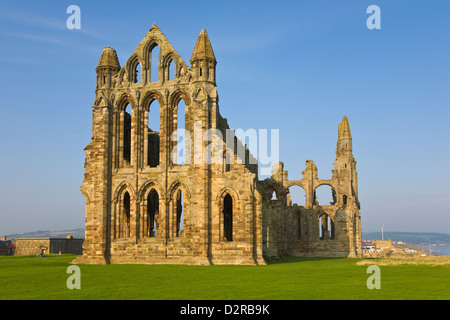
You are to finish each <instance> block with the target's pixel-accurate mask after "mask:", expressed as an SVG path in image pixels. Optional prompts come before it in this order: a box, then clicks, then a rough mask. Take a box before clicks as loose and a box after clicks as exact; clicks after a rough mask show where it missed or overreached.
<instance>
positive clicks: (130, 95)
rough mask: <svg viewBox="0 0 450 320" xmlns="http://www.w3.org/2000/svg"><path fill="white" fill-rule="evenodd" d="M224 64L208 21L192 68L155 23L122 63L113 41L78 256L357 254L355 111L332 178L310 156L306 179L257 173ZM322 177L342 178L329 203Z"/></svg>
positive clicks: (103, 259) (89, 163) (101, 83)
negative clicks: (235, 120) (320, 194)
mask: <svg viewBox="0 0 450 320" xmlns="http://www.w3.org/2000/svg"><path fill="white" fill-rule="evenodd" d="M216 64H217V61H216V58H215V55H214V51H213V48H212V45H211V42H210V40H209V37H208V34H207V32H206V31H205V30H202V31H201V32H200V35H199V36H198V39H197V41H196V43H195V46H194V49H193V52H192V56H191V59H190V66H188V65H187V64H186V63H185V62H184V61H183V60H182V59H181V57H180V56H179V54H178V53H177V52H176V51H175V50H174V48H173V47H172V46H171V44H170V43H169V42H168V40H167V39H166V37H165V36H164V34H163V33H162V32H161V30H160V29H159V28H158V27H157V26H156V25H153V26H152V27H151V29H150V30H149V32H148V33H147V34H146V36H145V37H144V39H143V40H142V41H141V43H140V44H139V45H138V46H137V48H136V49H135V51H134V52H133V54H132V55H131V56H130V57H129V59H128V60H127V61H126V62H125V64H124V65H123V66H122V67H121V66H120V64H119V61H118V58H117V54H116V52H115V50H114V49H112V48H110V47H105V48H104V50H103V52H102V54H101V57H100V60H99V63H98V66H97V68H96V73H97V81H96V90H95V93H96V96H95V100H94V104H93V106H92V139H91V141H90V142H89V144H88V145H87V146H86V148H85V153H86V159H85V173H84V180H83V184H82V186H81V187H80V190H81V192H82V193H83V195H84V196H85V198H86V218H85V241H84V245H83V255H82V256H80V257H78V258H77V259H76V260H75V261H74V263H95V264H104V263H152V264H157V263H173V264H202V265H209V264H253V265H255V264H265V263H266V262H265V259H264V258H263V255H264V256H267V257H274V256H276V257H280V256H284V255H308V256H314V255H316V256H317V255H326V256H356V255H357V254H358V250H360V244H358V241H359V243H360V224H359V211H358V209H359V202H358V197H357V181H356V162H355V160H354V158H353V155H352V146H351V135H350V129H349V125H348V121H347V119H346V118H344V120H343V122H342V123H341V124H340V125H339V138H338V145H337V151H336V153H337V155H336V161H335V169H334V170H333V178H332V179H331V180H318V179H317V168H316V167H315V165H314V162H312V161H310V160H308V161H307V168H306V169H305V171H303V179H302V180H298V181H289V180H288V179H287V172H286V171H284V170H283V164H282V163H280V164H279V165H278V166H277V167H276V168H274V174H273V176H272V177H271V178H270V179H266V180H264V181H259V180H258V166H257V164H255V161H254V160H255V159H254V158H253V157H252V155H251V154H250V152H249V150H248V148H247V147H246V146H245V145H243V144H242V143H241V141H240V140H238V139H237V138H236V137H235V136H234V134H233V131H232V130H230V127H229V125H228V121H227V119H226V118H223V117H222V115H221V113H220V111H219V97H218V94H217V86H216ZM152 121H153V122H152ZM150 123H152V124H151V125H150ZM230 132H231V134H230ZM225 137H226V139H225ZM322 184H327V185H329V186H331V187H332V188H333V194H334V195H335V198H336V201H335V203H333V204H331V205H329V206H323V205H318V204H317V203H316V202H315V189H316V188H317V187H318V186H320V185H322ZM292 185H299V186H301V187H302V188H304V189H305V191H306V204H305V205H304V206H292V204H291V203H290V200H289V190H288V189H289V187H290V186H292ZM274 190H275V191H276V193H277V195H278V196H277V199H276V200H271V192H272V191H274ZM327 219H328V220H327ZM322 220H323V221H324V224H323V230H322V232H320V230H321V229H320V228H319V227H318V226H319V221H322ZM330 220H331V221H332V229H333V230H331V229H330V228H328V229H327V227H326V226H327V225H329V224H326V221H330ZM320 234H321V235H320Z"/></svg>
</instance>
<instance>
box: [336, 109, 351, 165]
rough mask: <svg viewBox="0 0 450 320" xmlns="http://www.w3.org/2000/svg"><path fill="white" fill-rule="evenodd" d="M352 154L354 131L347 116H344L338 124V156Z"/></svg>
mask: <svg viewBox="0 0 450 320" xmlns="http://www.w3.org/2000/svg"><path fill="white" fill-rule="evenodd" d="M351 155H352V133H351V132H350V125H349V124H348V119H347V116H344V118H343V119H342V122H341V123H340V124H339V126H338V141H337V146H336V157H340V156H351Z"/></svg>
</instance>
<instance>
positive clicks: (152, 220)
mask: <svg viewBox="0 0 450 320" xmlns="http://www.w3.org/2000/svg"><path fill="white" fill-rule="evenodd" d="M158 227H159V195H158V192H156V190H155V189H152V190H151V191H150V192H149V193H148V196H147V221H146V230H145V234H146V235H147V236H148V237H156V236H157V234H158Z"/></svg>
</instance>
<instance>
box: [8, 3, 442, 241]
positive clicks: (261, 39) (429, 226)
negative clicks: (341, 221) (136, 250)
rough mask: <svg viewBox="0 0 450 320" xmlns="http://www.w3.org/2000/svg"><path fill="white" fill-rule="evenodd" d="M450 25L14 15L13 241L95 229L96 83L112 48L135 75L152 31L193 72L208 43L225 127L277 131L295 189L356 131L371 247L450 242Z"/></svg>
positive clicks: (228, 13)
mask: <svg viewBox="0 0 450 320" xmlns="http://www.w3.org/2000/svg"><path fill="white" fill-rule="evenodd" d="M72 4H75V5H78V6H79V7H80V9H81V29H80V30H69V29H68V28H67V27H66V20H67V18H68V17H69V14H67V13H66V9H67V7H68V6H69V5H72ZM372 4H375V5H378V6H379V7H380V9H381V29H380V30H369V29H368V28H367V27H366V20H367V18H368V17H369V16H370V14H367V13H366V9H367V7H368V6H369V5H372ZM449 13H450V2H449V1H444V0H436V1H414V2H413V3H412V2H411V1H402V0H398V1H378V0H374V1H362V0H355V1H331V0H330V1H265V2H263V1H220V2H219V1H189V2H188V1H171V2H163V1H95V2H94V1H57V2H56V1H8V2H7V1H1V2H0V41H1V50H0V67H1V70H2V76H1V78H0V88H1V90H2V103H1V109H2V116H1V117H0V146H1V150H2V153H1V154H2V157H0V168H1V169H0V170H1V171H0V172H1V182H2V183H1V184H0V188H1V189H0V191H1V192H0V203H1V204H2V207H1V209H0V219H1V220H0V221H1V223H0V234H11V233H19V232H27V231H34V230H49V229H50V230H61V229H71V228H77V227H83V226H84V201H85V200H84V197H83V196H82V195H81V193H80V191H79V186H80V185H81V184H82V179H83V170H84V168H83V163H84V151H83V148H84V147H85V146H86V145H87V144H88V142H89V141H90V138H91V106H92V104H93V101H94V90H95V67H96V65H97V63H98V60H99V57H100V54H101V52H102V49H103V47H105V46H110V47H113V48H114V49H116V50H117V53H118V56H119V60H120V63H121V65H123V64H124V63H125V62H126V60H127V58H128V57H129V56H130V55H131V53H132V52H133V51H134V50H135V48H136V46H137V45H138V44H139V42H140V41H141V40H142V39H143V38H144V36H145V34H146V33H147V32H148V30H149V29H150V27H151V25H152V24H153V23H156V24H157V25H158V26H159V28H160V29H161V30H162V32H163V33H164V34H165V36H166V37H167V38H168V40H169V41H170V42H171V44H172V45H173V47H174V48H175V50H177V52H178V53H179V54H180V55H181V57H182V58H183V59H184V60H185V62H187V63H188V64H189V59H190V56H191V53H192V50H193V48H194V45H195V41H196V39H197V37H198V35H199V33H200V31H201V29H203V28H205V29H206V30H207V32H208V35H209V38H210V40H211V43H212V46H213V49H214V52H215V55H216V58H217V60H218V65H217V84H218V90H219V95H220V110H221V113H222V115H223V116H224V117H226V118H228V121H229V123H230V125H231V127H233V128H243V129H248V128H254V129H279V130H280V159H281V160H282V161H283V162H284V164H285V169H286V170H288V171H289V178H290V179H300V178H301V172H302V170H304V168H305V161H306V160H308V159H311V160H314V161H315V163H316V165H317V167H318V170H319V178H321V179H327V178H330V177H331V169H332V167H333V162H334V160H335V148H336V139H337V126H338V123H339V122H341V120H342V117H343V116H344V115H347V117H348V119H349V122H350V127H351V130H352V135H353V150H354V155H355V157H356V160H357V168H358V178H359V196H360V202H361V217H362V228H363V231H377V230H380V228H381V227H380V226H381V224H384V226H385V228H384V230H385V231H415V232H443V233H449V232H450V231H449V226H450V186H449V184H448V180H449V178H450V170H449V163H450V149H449V142H448V141H449V139H450V130H449V120H450V112H449V102H450V88H449V86H450V43H449V35H450V24H449V23H448V21H449V20H448V17H449ZM319 201H320V200H319Z"/></svg>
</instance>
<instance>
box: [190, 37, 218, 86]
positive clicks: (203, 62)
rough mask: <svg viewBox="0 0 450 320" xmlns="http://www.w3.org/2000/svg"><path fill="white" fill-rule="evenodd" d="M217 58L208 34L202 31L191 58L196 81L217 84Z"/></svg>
mask: <svg viewBox="0 0 450 320" xmlns="http://www.w3.org/2000/svg"><path fill="white" fill-rule="evenodd" d="M216 64H217V61H216V57H215V56H214V51H213V49H212V46H211V42H210V41H209V38H208V34H207V33H206V30H205V29H202V31H201V32H200V35H199V36H198V39H197V42H196V43H195V48H194V51H193V52H192V57H191V69H192V71H193V74H194V82H195V81H206V82H211V83H213V84H215V83H216Z"/></svg>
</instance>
